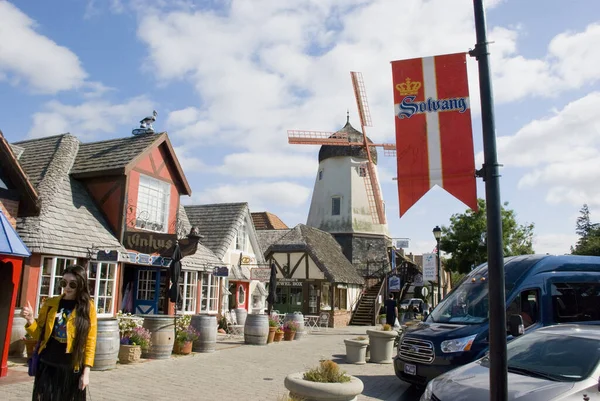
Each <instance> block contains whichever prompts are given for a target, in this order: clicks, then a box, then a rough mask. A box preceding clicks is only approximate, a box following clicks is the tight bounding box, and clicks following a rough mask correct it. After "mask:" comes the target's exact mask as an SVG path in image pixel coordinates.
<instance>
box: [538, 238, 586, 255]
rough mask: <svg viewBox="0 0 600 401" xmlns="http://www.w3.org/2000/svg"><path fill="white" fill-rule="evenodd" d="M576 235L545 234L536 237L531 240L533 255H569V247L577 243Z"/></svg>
mask: <svg viewBox="0 0 600 401" xmlns="http://www.w3.org/2000/svg"><path fill="white" fill-rule="evenodd" d="M577 240H578V237H577V235H576V234H545V235H536V236H535V237H534V239H533V249H534V251H535V253H540V254H543V253H549V254H550V255H563V254H565V253H571V246H572V245H573V246H574V245H575V244H576V243H577Z"/></svg>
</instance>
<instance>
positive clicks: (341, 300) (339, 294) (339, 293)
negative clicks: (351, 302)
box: [335, 288, 348, 310]
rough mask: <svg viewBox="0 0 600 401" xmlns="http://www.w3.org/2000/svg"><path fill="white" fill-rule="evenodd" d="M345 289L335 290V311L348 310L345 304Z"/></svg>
mask: <svg viewBox="0 0 600 401" xmlns="http://www.w3.org/2000/svg"><path fill="white" fill-rule="evenodd" d="M347 291H348V290H347V289H345V288H336V289H335V309H340V310H345V309H348V303H347V296H346V295H347Z"/></svg>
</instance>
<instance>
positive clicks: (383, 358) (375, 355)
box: [367, 330, 398, 363]
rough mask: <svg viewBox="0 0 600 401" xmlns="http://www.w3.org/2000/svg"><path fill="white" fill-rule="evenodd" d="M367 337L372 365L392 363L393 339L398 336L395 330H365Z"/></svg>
mask: <svg viewBox="0 0 600 401" xmlns="http://www.w3.org/2000/svg"><path fill="white" fill-rule="evenodd" d="M367 335H368V336H369V348H370V354H371V358H370V359H369V362H373V363H392V362H393V361H392V354H393V349H394V339H395V338H396V336H397V335H398V333H397V332H396V331H395V330H390V331H383V330H367Z"/></svg>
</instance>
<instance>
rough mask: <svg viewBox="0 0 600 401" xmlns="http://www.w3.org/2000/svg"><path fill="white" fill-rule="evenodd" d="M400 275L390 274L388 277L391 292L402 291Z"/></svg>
mask: <svg viewBox="0 0 600 401" xmlns="http://www.w3.org/2000/svg"><path fill="white" fill-rule="evenodd" d="M400 288H401V287H400V277H398V276H389V277H388V290H389V291H391V292H397V291H400Z"/></svg>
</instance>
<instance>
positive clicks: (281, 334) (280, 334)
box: [273, 332, 283, 343]
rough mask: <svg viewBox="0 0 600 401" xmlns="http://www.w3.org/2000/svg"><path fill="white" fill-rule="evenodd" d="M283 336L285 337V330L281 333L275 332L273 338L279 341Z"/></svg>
mask: <svg viewBox="0 0 600 401" xmlns="http://www.w3.org/2000/svg"><path fill="white" fill-rule="evenodd" d="M282 338H283V332H281V333H278V332H275V337H274V338H273V341H275V342H276V343H278V342H279V341H281V339H282Z"/></svg>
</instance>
